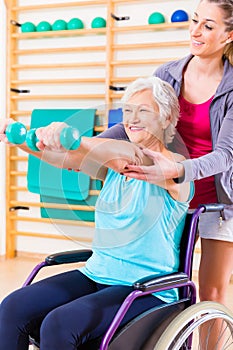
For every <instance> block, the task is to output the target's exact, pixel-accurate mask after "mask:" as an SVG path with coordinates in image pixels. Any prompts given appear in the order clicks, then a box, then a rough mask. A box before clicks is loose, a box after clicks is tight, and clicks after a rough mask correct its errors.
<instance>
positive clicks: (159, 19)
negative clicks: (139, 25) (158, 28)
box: [148, 12, 165, 24]
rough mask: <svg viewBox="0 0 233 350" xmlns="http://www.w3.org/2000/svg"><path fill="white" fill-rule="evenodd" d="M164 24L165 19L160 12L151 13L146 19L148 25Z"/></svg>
mask: <svg viewBox="0 0 233 350" xmlns="http://www.w3.org/2000/svg"><path fill="white" fill-rule="evenodd" d="M164 22H165V17H164V15H163V14H162V13H160V12H153V13H152V14H151V15H150V17H149V18H148V23H149V24H160V23H164Z"/></svg>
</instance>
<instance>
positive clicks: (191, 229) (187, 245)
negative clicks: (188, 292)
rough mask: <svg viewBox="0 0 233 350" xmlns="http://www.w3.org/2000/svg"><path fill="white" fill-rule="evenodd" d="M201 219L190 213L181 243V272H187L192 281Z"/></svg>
mask: <svg viewBox="0 0 233 350" xmlns="http://www.w3.org/2000/svg"><path fill="white" fill-rule="evenodd" d="M198 221H199V219H198V218H196V216H195V214H194V213H190V212H188V214H187V216H186V221H185V226H184V230H183V234H182V238H181V243H180V266H179V271H180V272H185V273H186V274H187V275H188V276H189V277H190V279H191V277H192V263H193V254H194V247H195V240H196V235H197V228H198Z"/></svg>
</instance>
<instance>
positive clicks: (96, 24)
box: [91, 17, 106, 28]
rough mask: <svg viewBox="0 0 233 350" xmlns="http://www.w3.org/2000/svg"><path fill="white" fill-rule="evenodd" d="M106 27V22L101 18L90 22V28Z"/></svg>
mask: <svg viewBox="0 0 233 350" xmlns="http://www.w3.org/2000/svg"><path fill="white" fill-rule="evenodd" d="M104 27H106V20H105V19H104V18H103V17H96V18H94V19H93V21H92V22H91V28H104Z"/></svg>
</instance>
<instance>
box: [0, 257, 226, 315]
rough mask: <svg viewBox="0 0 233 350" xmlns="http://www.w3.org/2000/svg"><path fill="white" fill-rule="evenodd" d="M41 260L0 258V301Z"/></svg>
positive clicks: (46, 271) (54, 269)
mask: <svg viewBox="0 0 233 350" xmlns="http://www.w3.org/2000/svg"><path fill="white" fill-rule="evenodd" d="M39 262H41V258H40V259H39V258H28V257H17V258H14V259H9V260H5V259H3V258H2V259H0V301H1V300H2V299H3V298H4V297H5V296H6V295H7V294H9V293H10V292H11V291H13V290H15V289H17V288H20V287H21V286H22V284H23V282H24V281H25V279H26V278H27V276H28V274H29V273H30V272H31V270H32V269H33V268H34V267H35V265H36V264H38V263H39ZM76 267H77V264H70V265H62V266H52V267H47V268H44V269H42V270H41V271H40V273H39V275H38V277H37V279H41V278H44V277H47V276H49V275H51V274H54V273H55V274H57V273H59V272H62V271H65V270H68V269H72V268H76ZM195 276H196V273H195V272H194V282H195V283H196V285H197V278H196V277H195ZM227 306H228V307H229V308H230V309H231V310H232V311H233V283H231V284H230V285H229V287H228V294H227Z"/></svg>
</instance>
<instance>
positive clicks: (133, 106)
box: [123, 89, 164, 147]
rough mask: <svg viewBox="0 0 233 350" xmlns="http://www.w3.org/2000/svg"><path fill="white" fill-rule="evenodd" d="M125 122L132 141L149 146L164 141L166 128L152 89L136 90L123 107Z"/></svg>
mask: <svg viewBox="0 0 233 350" xmlns="http://www.w3.org/2000/svg"><path fill="white" fill-rule="evenodd" d="M123 122H124V127H125V131H126V133H127V135H128V137H129V139H130V141H132V142H135V143H137V144H142V145H143V146H146V147H149V146H150V145H153V144H154V143H155V142H157V141H158V140H160V141H162V142H163V134H164V130H163V127H162V123H161V120H160V115H159V107H158V105H157V104H156V103H155V100H154V97H153V93H152V91H151V90H150V89H146V90H142V91H139V92H136V93H135V94H134V95H132V96H131V97H130V99H129V100H128V101H127V102H126V103H125V105H124V107H123Z"/></svg>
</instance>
